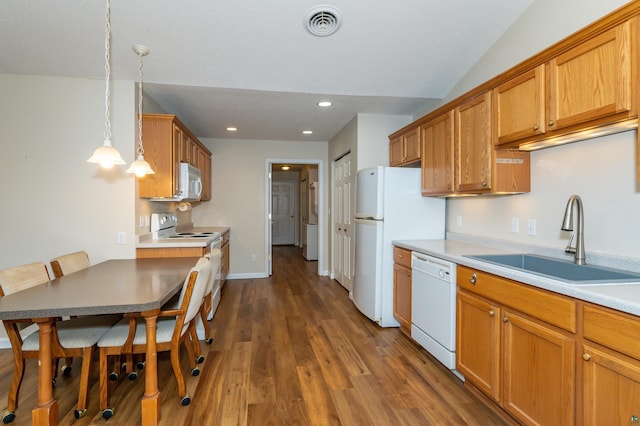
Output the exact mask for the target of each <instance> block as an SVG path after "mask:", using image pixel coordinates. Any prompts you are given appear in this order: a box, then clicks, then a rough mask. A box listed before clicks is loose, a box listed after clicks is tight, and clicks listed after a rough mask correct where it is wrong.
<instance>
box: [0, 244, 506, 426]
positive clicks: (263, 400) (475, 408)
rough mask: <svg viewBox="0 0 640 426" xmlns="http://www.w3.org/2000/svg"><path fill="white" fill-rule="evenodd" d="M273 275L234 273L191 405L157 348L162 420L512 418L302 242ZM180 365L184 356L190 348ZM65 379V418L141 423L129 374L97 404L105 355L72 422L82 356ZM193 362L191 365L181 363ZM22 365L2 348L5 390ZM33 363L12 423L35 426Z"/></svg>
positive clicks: (59, 388)
mask: <svg viewBox="0 0 640 426" xmlns="http://www.w3.org/2000/svg"><path fill="white" fill-rule="evenodd" d="M273 253H274V260H273V276H271V277H270V278H268V279H255V280H230V281H227V283H226V285H225V287H224V290H223V294H222V303H221V305H220V307H219V309H218V312H217V313H216V315H215V318H214V319H213V320H212V321H211V326H212V330H213V333H214V338H215V342H214V343H213V344H212V345H206V344H204V343H202V344H201V347H202V349H203V354H204V355H206V361H205V363H204V365H203V367H202V373H201V374H200V376H198V377H191V376H189V375H188V373H186V379H187V383H188V391H189V393H190V394H191V396H192V403H191V405H189V406H187V407H182V406H180V403H179V398H178V396H177V390H176V384H175V380H174V378H173V376H172V372H171V367H170V364H169V359H168V357H167V356H166V355H165V354H161V355H160V356H159V383H160V386H161V390H162V401H163V405H162V420H161V425H166V426H169V425H171V426H176V425H178V426H179V425H307V424H308V425H385V426H386V425H483V426H486V425H503V424H504V423H503V422H502V420H500V419H499V418H498V417H496V416H495V415H494V414H493V413H492V412H491V411H490V410H488V409H487V408H486V407H485V406H484V405H483V404H482V403H481V402H480V401H479V400H478V399H477V398H476V397H475V396H474V395H472V394H471V393H470V392H468V391H467V390H466V389H465V388H464V387H463V385H462V383H461V382H460V381H459V380H458V379H457V378H456V377H455V376H453V374H451V373H450V372H449V371H448V370H446V369H445V368H444V367H443V366H442V365H440V364H439V363H437V361H435V360H434V359H433V358H432V357H431V356H430V355H428V354H427V353H426V352H425V351H424V350H423V349H421V348H419V347H417V346H416V345H414V344H413V343H412V342H411V341H410V340H409V339H408V338H407V337H406V336H404V335H402V334H401V333H400V332H399V330H398V329H396V328H392V329H383V328H380V327H378V326H377V325H375V324H373V323H372V322H371V321H369V320H368V319H367V318H366V317H364V316H363V315H361V314H360V313H359V312H358V310H357V309H356V308H355V307H354V305H353V304H352V303H351V301H350V300H349V298H348V293H347V291H346V290H344V289H343V288H342V287H341V286H340V285H339V284H338V283H337V282H336V281H333V280H331V279H329V278H328V277H318V276H317V274H316V271H317V262H307V261H305V260H304V259H303V257H302V255H301V253H300V251H299V249H297V248H294V247H282V246H280V247H274V251H273ZM183 355H184V356H183V361H184V359H185V357H186V352H183ZM74 364H75V367H74V370H73V371H72V373H71V375H70V376H69V377H59V378H58V381H57V384H56V387H55V389H54V395H55V397H56V398H57V399H58V400H59V417H60V424H61V425H71V424H73V425H90V424H107V425H138V424H140V398H141V396H142V393H143V387H144V380H143V377H142V375H141V377H140V378H138V380H135V381H129V380H127V379H126V378H125V379H124V380H121V381H120V382H119V383H118V384H117V385H116V388H115V389H114V390H113V392H112V395H113V396H112V398H111V402H112V405H113V406H114V409H115V415H114V417H113V418H111V419H110V420H108V421H106V420H103V419H102V417H101V414H100V413H99V412H98V386H97V373H98V371H97V363H95V365H94V371H93V379H94V380H93V382H92V388H91V395H90V401H89V410H88V414H87V415H86V416H85V417H83V418H81V419H78V420H76V419H74V416H73V409H74V404H75V401H76V398H77V389H78V387H77V385H78V383H77V379H78V374H79V366H80V359H76V360H75V361H74ZM183 365H184V366H185V371H187V369H186V362H183ZM12 371H13V361H12V356H11V351H10V350H1V351H0V398H2V400H1V401H2V402H0V404H2V406H3V407H6V396H7V390H8V388H9V383H10V380H11V374H12ZM36 375H37V367H36V362H32V361H30V362H28V363H27V368H26V374H25V380H24V383H23V386H22V389H21V392H20V406H19V409H18V411H17V418H16V420H15V422H14V423H13V424H15V425H28V424H31V409H32V408H33V407H34V406H35V403H36V385H37V383H36Z"/></svg>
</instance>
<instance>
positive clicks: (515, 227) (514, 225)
mask: <svg viewBox="0 0 640 426" xmlns="http://www.w3.org/2000/svg"><path fill="white" fill-rule="evenodd" d="M518 232H520V219H518V218H517V217H512V218H511V233H512V234H517V233H518Z"/></svg>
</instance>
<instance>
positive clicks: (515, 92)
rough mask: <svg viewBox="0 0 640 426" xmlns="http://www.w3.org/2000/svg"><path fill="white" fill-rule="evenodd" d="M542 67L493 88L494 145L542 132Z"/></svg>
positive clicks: (543, 84) (543, 76)
mask: <svg viewBox="0 0 640 426" xmlns="http://www.w3.org/2000/svg"><path fill="white" fill-rule="evenodd" d="M544 70H545V66H544V65H540V66H538V67H536V68H534V69H533V70H531V71H528V72H525V73H524V74H522V75H519V76H517V77H515V78H513V79H511V80H509V81H507V82H506V83H503V84H501V85H500V86H498V87H497V88H496V89H495V90H494V96H495V101H494V105H495V114H496V122H497V123H496V132H497V139H496V141H495V142H496V144H497V145H500V144H503V143H507V142H512V141H514V140H518V139H523V138H525V137H528V136H534V135H539V134H542V133H544V132H545V126H546V119H545V72H544Z"/></svg>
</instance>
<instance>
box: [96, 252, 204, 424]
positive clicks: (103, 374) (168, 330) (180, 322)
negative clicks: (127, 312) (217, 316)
mask: <svg viewBox="0 0 640 426" xmlns="http://www.w3.org/2000/svg"><path fill="white" fill-rule="evenodd" d="M210 271H211V262H210V261H209V259H207V258H204V257H203V258H200V259H199V260H198V262H197V263H196V265H195V266H194V267H193V268H191V270H190V271H189V274H188V275H187V277H186V278H185V281H184V284H183V287H182V292H181V296H180V300H181V303H180V306H179V307H178V308H177V309H171V310H166V311H165V310H161V311H160V314H159V318H158V323H157V332H156V333H157V334H156V347H157V351H158V352H162V351H170V352H171V367H172V368H173V373H174V375H175V377H176V381H177V382H178V394H179V396H180V397H181V404H182V405H189V404H190V403H191V397H190V396H189V395H188V394H187V393H186V385H185V381H184V377H183V375H182V370H181V368H180V345H181V344H182V343H185V347H186V349H187V353H188V354H189V366H190V368H191V374H192V375H193V376H197V375H198V374H199V373H200V370H199V369H198V367H197V366H196V364H195V359H194V353H193V343H192V342H191V341H187V340H190V339H191V336H192V331H193V330H194V329H195V324H194V321H193V319H194V318H195V317H196V315H197V314H198V313H199V311H200V306H201V304H202V298H203V295H204V291H205V289H206V286H207V281H208V280H209V275H210ZM146 341H147V335H146V323H145V321H144V320H143V319H142V318H140V317H139V316H132V317H131V318H129V319H126V318H125V319H124V320H122V321H120V322H118V323H117V324H116V325H115V326H113V327H112V328H111V330H109V331H108V332H107V334H105V335H104V336H103V337H102V339H100V341H99V342H98V347H99V348H100V409H101V410H102V417H104V418H105V419H108V418H111V417H112V416H113V408H112V407H109V371H108V370H109V356H112V355H117V356H120V355H122V354H129V353H131V354H143V353H146V350H147V343H146Z"/></svg>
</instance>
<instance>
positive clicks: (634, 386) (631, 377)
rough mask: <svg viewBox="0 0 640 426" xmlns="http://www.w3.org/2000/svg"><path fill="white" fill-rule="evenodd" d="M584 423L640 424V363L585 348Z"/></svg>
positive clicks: (593, 346) (606, 351) (592, 348)
mask: <svg viewBox="0 0 640 426" xmlns="http://www.w3.org/2000/svg"><path fill="white" fill-rule="evenodd" d="M582 359H583V364H582V365H583V367H582V368H583V370H582V371H583V398H584V399H583V410H582V411H583V421H582V424H583V425H585V426H590V425H593V426H599V425H633V424H638V423H639V422H640V361H638V360H635V359H632V358H629V357H626V356H624V355H622V354H619V353H616V352H613V351H609V350H606V349H600V348H598V347H597V346H596V345H591V344H589V343H585V344H584V345H583V354H582Z"/></svg>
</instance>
